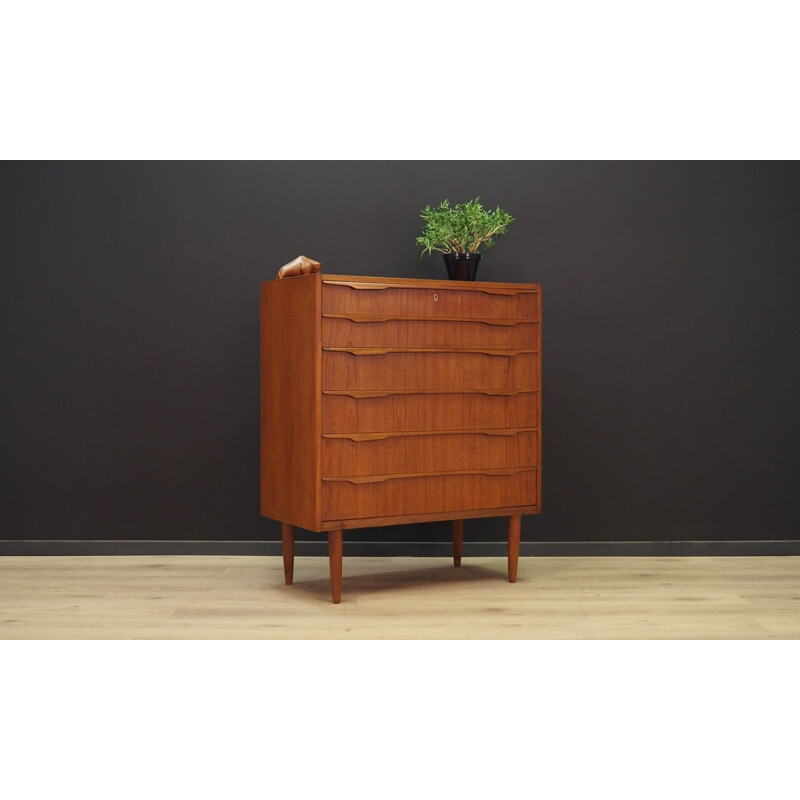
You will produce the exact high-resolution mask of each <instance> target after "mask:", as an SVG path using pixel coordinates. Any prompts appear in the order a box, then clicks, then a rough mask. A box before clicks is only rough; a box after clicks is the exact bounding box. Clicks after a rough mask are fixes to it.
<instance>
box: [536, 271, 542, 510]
mask: <svg viewBox="0 0 800 800" xmlns="http://www.w3.org/2000/svg"><path fill="white" fill-rule="evenodd" d="M537 298H538V308H537V319H538V320H539V322H538V328H539V330H538V337H537V342H538V346H539V358H538V360H537V362H536V369H537V370H538V373H537V376H536V385H537V386H538V387H539V404H538V405H537V407H536V414H537V417H536V427H537V428H538V429H539V436H538V437H537V446H538V448H539V452H538V453H537V454H536V458H537V461H536V463H537V464H539V469H537V470H536V506H537V513H539V514H541V512H542V467H541V464H542V402H541V398H542V395H541V387H542V353H541V349H542V287H541V286H540V287H539V294H538V295H537Z"/></svg>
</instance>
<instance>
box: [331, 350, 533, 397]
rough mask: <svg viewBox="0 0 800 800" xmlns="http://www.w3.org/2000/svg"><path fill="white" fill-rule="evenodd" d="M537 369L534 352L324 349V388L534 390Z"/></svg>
mask: <svg viewBox="0 0 800 800" xmlns="http://www.w3.org/2000/svg"><path fill="white" fill-rule="evenodd" d="M497 352H498V353H503V351H497ZM507 352H508V353H511V352H512V351H507ZM537 366H538V353H519V354H513V355H503V354H490V353H476V352H460V353H455V352H452V351H451V352H443V353H435V352H426V353H421V352H416V353H412V352H400V353H392V352H388V353H387V352H381V351H378V352H376V353H372V354H367V353H364V352H342V351H332V350H329V349H324V350H323V353H322V389H323V390H325V389H329V390H331V389H333V390H337V389H339V390H341V389H362V390H368V389H387V390H412V391H417V390H432V389H433V390H444V389H451V390H457V389H487V388H488V389H536V388H538V385H537V374H538V370H537Z"/></svg>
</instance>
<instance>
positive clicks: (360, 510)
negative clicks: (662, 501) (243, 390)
mask: <svg viewBox="0 0 800 800" xmlns="http://www.w3.org/2000/svg"><path fill="white" fill-rule="evenodd" d="M540 310H541V289H540V287H539V286H538V285H537V284H508V283H477V282H475V283H471V282H461V281H426V280H409V279H402V278H365V277H352V276H341V275H325V274H321V273H316V274H312V275H301V276H296V277H291V278H285V279H283V280H275V281H267V282H265V283H263V284H262V285H261V513H262V515H263V516H266V517H271V518H273V519H277V520H279V521H280V522H281V523H283V526H282V528H283V556H284V568H285V572H286V581H287V583H291V582H292V574H293V562H294V527H301V528H306V529H308V530H313V531H328V532H329V534H328V535H329V543H330V560H331V582H332V593H333V599H334V602H339V599H340V597H341V557H342V531H343V530H345V529H348V528H361V527H372V526H380V525H393V524H400V523H405V522H424V521H429V520H453V548H454V559H455V563H456V566H458V565H459V564H460V561H461V542H462V536H463V520H464V519H467V518H471V517H490V516H507V517H508V518H509V579H510V580H511V581H512V582H513V581H514V580H515V579H516V570H517V560H518V555H519V530H520V517H521V515H522V514H535V513H538V512H539V510H540V494H541V490H540V487H541V472H540V466H541V424H540V420H541V406H540V388H541V353H540V350H541V322H540Z"/></svg>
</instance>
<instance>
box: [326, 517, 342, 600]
mask: <svg viewBox="0 0 800 800" xmlns="http://www.w3.org/2000/svg"><path fill="white" fill-rule="evenodd" d="M328 557H329V559H330V562H331V595H332V596H333V602H334V603H341V601H342V531H341V530H338V531H328Z"/></svg>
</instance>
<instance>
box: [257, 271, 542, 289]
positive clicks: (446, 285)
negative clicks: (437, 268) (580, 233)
mask: <svg viewBox="0 0 800 800" xmlns="http://www.w3.org/2000/svg"><path fill="white" fill-rule="evenodd" d="M283 280H284V281H299V280H307V281H314V280H321V281H322V282H323V283H372V284H376V287H377V285H380V286H385V287H386V288H392V287H398V288H406V287H408V288H413V287H415V286H418V287H424V288H428V287H430V288H436V289H455V290H456V291H470V290H473V291H484V290H487V289H516V290H517V291H525V292H538V291H540V289H541V284H539V283H501V282H499V281H451V280H431V279H428V278H391V277H385V278H384V277H375V276H371V275H331V274H329V273H326V272H316V273H314V274H312V275H296V276H294V277H291V278H283ZM275 282H276V280H272V281H262V283H275Z"/></svg>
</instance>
